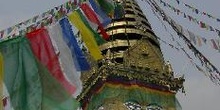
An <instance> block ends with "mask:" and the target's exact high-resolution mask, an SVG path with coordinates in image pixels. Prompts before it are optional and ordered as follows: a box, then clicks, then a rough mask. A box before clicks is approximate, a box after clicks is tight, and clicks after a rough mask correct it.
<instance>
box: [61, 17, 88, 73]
mask: <svg viewBox="0 0 220 110" xmlns="http://www.w3.org/2000/svg"><path fill="white" fill-rule="evenodd" d="M59 24H60V25H61V30H62V35H63V39H64V41H65V43H66V44H67V45H68V47H69V49H70V51H71V54H72V58H73V60H74V61H73V62H74V64H75V66H76V69H77V70H78V71H86V70H89V69H90V65H89V63H88V61H87V59H86V56H85V55H84V54H83V52H82V50H81V49H80V47H79V45H78V42H77V39H76V37H75V36H74V33H73V30H72V28H71V24H70V23H69V20H68V19H67V18H63V19H62V20H60V21H59Z"/></svg>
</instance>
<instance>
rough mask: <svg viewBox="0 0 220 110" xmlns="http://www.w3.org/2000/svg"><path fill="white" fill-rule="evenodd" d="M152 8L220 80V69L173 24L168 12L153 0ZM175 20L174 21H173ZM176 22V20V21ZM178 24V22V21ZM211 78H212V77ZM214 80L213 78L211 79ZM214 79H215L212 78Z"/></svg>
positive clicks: (150, 3)
mask: <svg viewBox="0 0 220 110" xmlns="http://www.w3.org/2000/svg"><path fill="white" fill-rule="evenodd" d="M147 3H148V4H149V5H150V6H151V7H152V9H154V10H155V11H156V12H158V13H159V15H160V16H161V17H162V18H163V19H164V20H165V21H167V22H168V23H169V24H170V25H171V27H172V28H173V29H174V30H175V31H176V32H177V34H178V35H179V36H180V37H181V38H183V40H184V41H185V42H186V44H187V46H188V47H189V49H190V50H191V51H192V52H193V53H194V55H195V56H196V57H197V58H198V59H199V60H200V61H201V64H202V65H203V66H204V67H205V68H206V69H207V70H209V73H210V74H209V75H211V74H215V75H214V76H215V77H217V78H216V79H218V80H217V81H220V80H219V79H220V72H219V71H218V69H217V68H216V67H215V66H214V65H213V64H212V63H211V62H210V61H209V60H208V59H207V58H206V57H205V56H204V55H203V54H202V53H201V52H199V51H198V50H197V49H196V48H195V47H194V46H193V45H192V43H191V42H190V40H188V39H187V37H186V36H185V35H183V34H182V33H181V32H179V30H177V27H175V26H174V25H173V23H172V22H171V20H172V19H171V18H170V17H169V16H167V15H166V13H165V12H164V11H163V10H162V9H161V8H160V7H159V6H158V5H157V3H156V2H155V1H154V2H153V1H152V0H150V2H147ZM173 22H174V21H173ZM174 23H175V22H174ZM176 24H177V23H176ZM210 79H211V78H210ZM211 80H212V79H211ZM212 81H213V80H212Z"/></svg>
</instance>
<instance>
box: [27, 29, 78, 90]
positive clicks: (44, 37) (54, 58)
mask: <svg viewBox="0 0 220 110" xmlns="http://www.w3.org/2000/svg"><path fill="white" fill-rule="evenodd" d="M26 36H27V38H28V40H29V41H30V45H31V49H32V51H33V53H34V55H35V56H36V58H37V59H38V60H39V61H40V62H41V63H42V64H43V66H45V67H47V69H48V70H49V72H50V73H51V74H52V75H53V76H54V77H55V78H56V79H57V80H58V81H59V82H60V83H61V84H62V85H63V86H64V88H65V89H66V90H67V91H68V92H69V93H74V91H75V89H76V88H75V86H74V85H72V84H70V83H69V82H68V81H67V80H66V78H65V77H64V75H63V73H62V70H61V68H60V64H59V60H58V55H57V54H56V53H55V51H54V48H53V46H52V43H51V40H50V37H49V35H48V32H47V30H46V29H43V28H40V29H38V30H35V31H33V32H30V33H27V35H26Z"/></svg>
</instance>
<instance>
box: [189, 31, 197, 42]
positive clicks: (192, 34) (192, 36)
mask: <svg viewBox="0 0 220 110" xmlns="http://www.w3.org/2000/svg"><path fill="white" fill-rule="evenodd" d="M188 32H189V38H190V41H191V42H193V43H194V44H195V45H196V36H195V34H194V33H192V32H190V31H188Z"/></svg>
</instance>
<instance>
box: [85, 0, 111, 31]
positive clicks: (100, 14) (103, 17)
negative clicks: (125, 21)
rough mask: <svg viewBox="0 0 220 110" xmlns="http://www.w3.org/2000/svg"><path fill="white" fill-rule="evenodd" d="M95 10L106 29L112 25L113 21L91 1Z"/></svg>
mask: <svg viewBox="0 0 220 110" xmlns="http://www.w3.org/2000/svg"><path fill="white" fill-rule="evenodd" d="M89 3H90V4H91V6H92V8H93V10H94V11H95V12H96V13H97V15H99V16H100V17H101V19H102V20H103V21H102V25H103V26H104V27H105V26H107V25H108V24H109V23H111V19H110V18H109V17H108V16H107V15H106V13H105V12H104V11H103V10H102V9H101V8H100V7H99V6H98V4H97V3H96V2H95V1H94V0H89Z"/></svg>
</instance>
